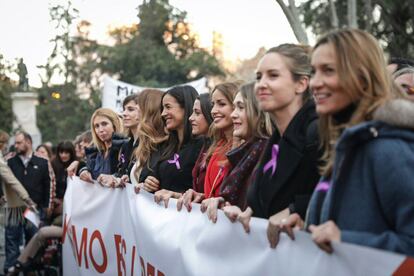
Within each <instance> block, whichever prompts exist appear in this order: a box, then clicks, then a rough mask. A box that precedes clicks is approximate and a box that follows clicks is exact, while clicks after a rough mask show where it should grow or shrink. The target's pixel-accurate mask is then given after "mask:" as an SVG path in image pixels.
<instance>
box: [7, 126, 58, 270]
mask: <svg viewBox="0 0 414 276" xmlns="http://www.w3.org/2000/svg"><path fill="white" fill-rule="evenodd" d="M15 149H16V156H14V157H13V158H11V159H9V160H8V165H9V167H10V169H11V170H12V172H13V174H14V175H15V176H16V178H17V179H18V180H19V181H20V182H21V183H22V184H23V186H24V188H25V189H26V190H27V192H28V193H29V196H30V198H31V199H32V200H33V201H34V202H35V203H36V205H37V206H38V209H39V211H40V218H41V220H44V219H45V218H46V214H47V213H49V212H48V210H50V207H51V204H50V203H51V201H52V196H53V191H52V189H53V185H51V179H50V175H49V168H48V161H47V160H46V159H43V158H41V157H37V156H35V155H34V154H33V149H32V137H31V136H30V135H29V134H28V133H26V132H24V131H20V132H17V133H16V135H15ZM23 212H24V209H23V208H20V209H18V210H17V209H16V210H14V213H11V214H10V216H11V217H12V219H9V220H8V221H9V222H10V223H8V224H7V225H6V227H5V230H6V231H5V234H6V235H5V240H6V260H5V263H4V271H5V272H7V270H8V269H9V268H10V267H12V266H13V265H14V264H15V263H16V260H17V257H18V256H19V254H20V252H19V245H20V243H21V241H22V238H23V235H24V238H25V241H26V243H27V242H29V240H30V239H31V238H32V237H33V235H34V234H35V233H36V232H37V230H38V229H37V227H36V226H35V225H33V224H32V223H31V222H30V221H28V220H27V219H25V218H24V217H23Z"/></svg>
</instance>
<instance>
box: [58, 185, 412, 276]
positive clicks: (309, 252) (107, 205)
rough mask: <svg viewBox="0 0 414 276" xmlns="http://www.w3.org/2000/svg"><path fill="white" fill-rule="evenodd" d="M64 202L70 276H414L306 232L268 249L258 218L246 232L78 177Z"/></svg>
mask: <svg viewBox="0 0 414 276" xmlns="http://www.w3.org/2000/svg"><path fill="white" fill-rule="evenodd" d="M64 202H65V206H64V236H63V259H64V262H63V265H64V266H63V270H64V275H68V276H69V275H70V276H74V275H155V276H163V275H165V276H167V275H168V276H170V275H171V276H172V275H177V276H184V275H197V276H198V275H318V276H320V275H347V276H348V275H392V274H393V273H394V274H393V275H414V274H413V273H414V265H413V263H414V261H413V260H412V259H409V258H406V257H405V256H403V255H397V254H393V253H390V252H386V251H380V250H376V249H372V248H366V247H361V246H356V245H351V244H345V243H340V244H334V253H333V254H331V255H329V254H327V253H325V252H323V251H322V250H320V249H319V248H318V247H317V246H316V245H315V244H314V243H313V242H312V240H311V239H310V236H309V234H307V233H305V232H302V231H298V232H296V233H295V234H296V239H295V241H291V240H290V239H289V238H287V236H285V235H284V234H282V237H281V240H280V242H279V245H278V246H277V248H276V249H271V248H270V247H269V243H268V241H267V238H266V227H267V224H266V223H267V221H266V220H263V219H257V218H253V219H252V220H251V232H250V234H246V233H245V232H244V230H243V229H242V227H241V225H240V224H238V223H236V224H232V223H230V222H229V220H228V219H227V218H226V217H225V216H224V214H223V213H222V212H221V211H219V216H218V221H217V223H216V224H213V223H212V222H210V221H209V220H208V219H207V216H206V215H205V214H202V213H201V212H200V211H199V208H198V206H194V207H193V211H192V212H191V213H188V212H187V211H185V210H184V211H181V212H177V211H176V205H175V200H171V201H170V205H169V207H168V208H164V206H161V205H157V204H155V203H154V202H153V196H152V195H151V194H149V193H146V192H141V193H140V194H139V195H136V194H135V193H134V191H133V187H132V186H131V185H129V186H127V188H126V189H123V190H121V189H108V188H103V187H101V186H100V185H98V184H89V183H85V182H82V181H80V180H79V179H78V178H74V179H73V180H72V181H69V183H68V188H67V191H66V195H65V201H64ZM402 264H403V265H402ZM396 271H397V272H396ZM404 273H408V274H404ZM410 273H411V274H410Z"/></svg>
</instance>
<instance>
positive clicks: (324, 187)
mask: <svg viewBox="0 0 414 276" xmlns="http://www.w3.org/2000/svg"><path fill="white" fill-rule="evenodd" d="M330 186H331V184H330V183H329V182H328V181H322V182H319V183H318V185H316V188H315V190H316V191H317V192H319V191H322V192H327V191H328V190H329V187H330Z"/></svg>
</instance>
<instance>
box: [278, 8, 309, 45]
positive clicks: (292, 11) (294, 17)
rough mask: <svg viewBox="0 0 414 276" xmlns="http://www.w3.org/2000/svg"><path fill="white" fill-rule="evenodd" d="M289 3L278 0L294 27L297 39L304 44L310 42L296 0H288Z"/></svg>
mask: <svg viewBox="0 0 414 276" xmlns="http://www.w3.org/2000/svg"><path fill="white" fill-rule="evenodd" d="M288 1H289V4H288V5H286V4H285V2H284V1H283V0H276V2H277V3H278V4H279V6H280V7H281V8H282V10H283V13H284V14H285V16H286V18H287V20H288V21H289V24H290V26H291V27H292V30H293V33H294V34H295V36H296V39H297V40H298V41H299V42H300V43H303V44H308V43H309V42H308V35H307V34H306V31H305V28H304V27H303V26H302V23H301V20H300V17H299V12H298V9H297V8H296V5H295V0H288Z"/></svg>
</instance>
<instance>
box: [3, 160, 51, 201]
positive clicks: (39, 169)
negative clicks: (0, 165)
mask: <svg viewBox="0 0 414 276" xmlns="http://www.w3.org/2000/svg"><path fill="white" fill-rule="evenodd" d="M7 163H8V165H9V167H10V169H11V170H12V172H13V174H14V175H15V176H16V178H17V179H18V180H19V181H20V182H21V183H22V184H23V186H24V188H25V189H26V190H27V192H28V193H29V196H30V198H31V199H32V200H33V201H34V202H35V203H36V204H37V205H38V206H39V207H41V208H47V207H49V199H50V193H51V183H50V182H51V180H50V175H49V165H48V161H47V160H46V159H44V158H41V157H37V156H35V155H33V156H32V158H31V159H30V161H29V163H28V165H27V168H25V167H24V164H23V161H22V160H21V159H20V157H19V156H18V155H16V156H14V157H13V158H11V159H9V160H8V162H7ZM53 188H54V187H53Z"/></svg>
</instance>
